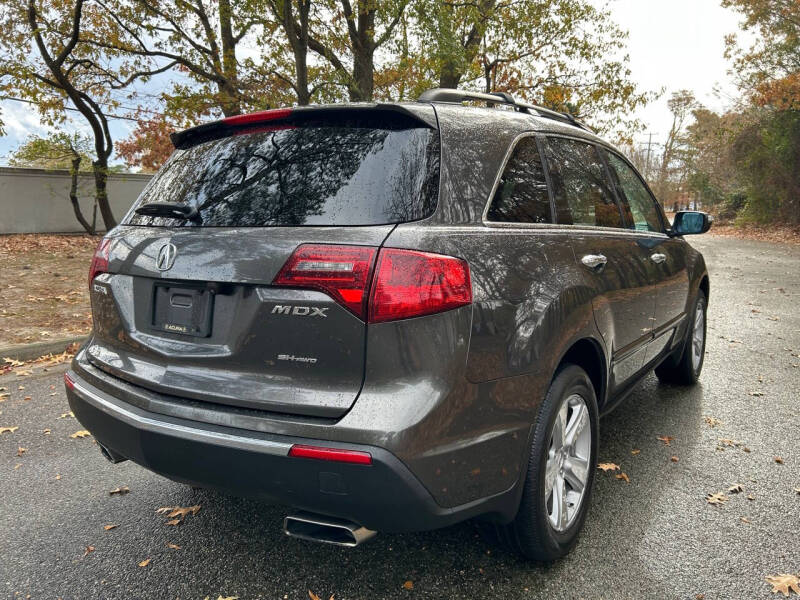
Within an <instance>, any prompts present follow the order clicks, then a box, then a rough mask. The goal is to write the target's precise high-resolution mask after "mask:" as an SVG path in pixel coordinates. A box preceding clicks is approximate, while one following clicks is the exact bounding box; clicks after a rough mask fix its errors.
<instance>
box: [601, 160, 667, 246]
mask: <svg viewBox="0 0 800 600" xmlns="http://www.w3.org/2000/svg"><path fill="white" fill-rule="evenodd" d="M606 156H607V157H608V165H609V166H610V167H611V176H612V177H615V178H616V180H617V181H616V184H617V189H618V190H619V195H620V200H621V201H622V211H623V212H624V213H625V217H626V220H627V222H628V226H629V227H631V228H632V229H636V230H637V231H658V232H662V231H663V230H664V229H663V227H662V225H661V219H660V218H659V216H658V208H657V207H656V203H655V200H654V199H653V197H652V196H651V195H650V192H648V191H647V188H646V187H645V185H644V183H642V180H641V179H639V176H638V175H637V174H636V173H635V172H634V170H633V169H631V168H630V166H628V163H626V162H625V161H624V160H622V159H621V158H620V157H619V156H616V155H615V154H611V153H610V152H607V153H606Z"/></svg>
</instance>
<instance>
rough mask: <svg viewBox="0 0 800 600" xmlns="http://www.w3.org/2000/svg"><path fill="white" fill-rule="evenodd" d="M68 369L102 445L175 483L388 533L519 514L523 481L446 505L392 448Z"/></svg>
mask: <svg viewBox="0 0 800 600" xmlns="http://www.w3.org/2000/svg"><path fill="white" fill-rule="evenodd" d="M68 376H69V377H70V379H71V380H72V381H73V382H74V387H72V388H70V387H69V386H68V387H67V398H68V400H69V404H70V407H71V409H72V411H73V412H74V414H75V416H76V418H77V419H78V420H79V421H80V422H81V423H82V424H83V425H84V426H85V427H86V429H88V430H89V431H90V432H91V433H92V434H93V435H94V437H95V438H96V439H97V441H98V442H99V443H100V444H102V445H103V446H105V447H107V448H109V449H110V450H112V451H113V452H115V453H117V454H119V455H121V456H123V457H125V458H128V459H130V460H132V461H133V462H136V463H138V464H139V465H141V466H143V467H145V468H147V469H149V470H151V471H154V472H156V473H159V474H161V475H163V476H165V477H168V478H170V479H173V480H176V481H180V482H184V483H189V484H193V485H198V486H202V487H212V488H218V489H221V490H225V491H227V492H231V493H235V494H241V495H256V496H260V497H265V498H269V499H271V500H273V501H276V502H279V503H281V504H286V505H289V506H291V507H294V508H298V509H303V510H307V511H311V512H316V513H320V514H325V515H329V516H334V517H340V518H344V519H349V520H351V521H354V522H356V523H359V524H361V525H363V526H364V527H367V528H369V529H374V530H378V531H387V532H401V531H416V530H425V529H435V528H438V527H444V526H447V525H450V524H452V523H455V522H458V521H462V520H465V519H468V518H470V517H474V516H479V515H484V514H489V515H492V517H493V518H494V519H496V520H501V521H505V520H510V519H511V518H513V515H514V513H515V512H516V507H517V505H518V502H519V489H517V488H518V486H516V485H515V486H514V487H513V488H511V489H509V490H507V491H506V492H503V493H501V494H497V495H494V496H490V497H487V498H481V499H479V500H475V501H473V502H470V503H468V504H464V505H460V506H456V507H448V508H444V507H442V506H440V505H438V504H437V503H436V501H435V500H434V498H433V497H432V496H431V495H430V493H429V492H428V490H427V489H426V488H425V486H423V485H422V483H421V482H420V481H419V480H418V479H417V478H416V477H415V476H414V475H413V474H412V473H411V471H409V469H408V468H407V467H406V466H405V465H404V464H403V463H402V462H401V461H400V460H399V459H398V458H397V457H396V456H394V455H393V454H392V453H391V452H389V451H387V450H385V449H383V448H379V447H375V446H365V445H363V444H343V443H338V442H331V441H327V440H326V441H322V440H314V439H309V438H301V437H291V436H284V435H273V434H269V433H262V432H258V431H250V430H242V429H237V428H234V427H226V426H222V425H213V424H208V423H200V422H197V421H191V420H188V419H181V418H176V417H172V416H166V415H162V414H159V413H154V412H150V411H147V410H144V409H142V408H140V407H138V406H134V405H132V404H129V403H126V402H124V401H122V400H120V399H119V398H117V397H115V396H114V395H113V394H110V393H108V392H107V391H104V390H101V389H99V388H97V387H95V386H93V385H92V384H91V383H89V382H88V381H86V380H85V379H83V378H81V376H80V375H78V374H77V373H76V372H75V371H69V372H68ZM293 444H305V445H316V446H325V447H331V448H342V449H348V450H360V451H363V452H368V453H369V454H370V455H371V456H372V465H368V466H366V465H355V464H344V463H335V462H328V461H321V460H314V459H306V458H295V457H289V456H288V452H289V449H290V448H291V446H292V445H293Z"/></svg>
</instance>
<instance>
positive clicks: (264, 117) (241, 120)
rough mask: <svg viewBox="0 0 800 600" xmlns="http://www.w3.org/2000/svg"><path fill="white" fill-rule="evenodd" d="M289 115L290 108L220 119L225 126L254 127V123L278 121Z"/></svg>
mask: <svg viewBox="0 0 800 600" xmlns="http://www.w3.org/2000/svg"><path fill="white" fill-rule="evenodd" d="M291 114H292V109H291V108H273V109H271V110H262V111H259V112H254V113H249V114H246V115H234V116H233V117H226V118H225V119H222V122H223V123H225V124H226V125H254V124H256V123H264V122H266V121H278V120H280V119H285V118H287V117H289V116H290V115H291Z"/></svg>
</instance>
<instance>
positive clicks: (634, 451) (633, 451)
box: [631, 448, 641, 456]
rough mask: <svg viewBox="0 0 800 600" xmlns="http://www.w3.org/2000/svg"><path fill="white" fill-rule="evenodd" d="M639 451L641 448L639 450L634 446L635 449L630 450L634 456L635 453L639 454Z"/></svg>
mask: <svg viewBox="0 0 800 600" xmlns="http://www.w3.org/2000/svg"><path fill="white" fill-rule="evenodd" d="M640 452H641V450H639V449H638V448H636V449H635V450H631V454H632V455H633V456H636V455H637V454H639V453H640Z"/></svg>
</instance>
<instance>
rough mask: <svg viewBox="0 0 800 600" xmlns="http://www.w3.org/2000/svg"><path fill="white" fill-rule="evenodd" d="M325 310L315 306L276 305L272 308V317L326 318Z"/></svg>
mask: <svg viewBox="0 0 800 600" xmlns="http://www.w3.org/2000/svg"><path fill="white" fill-rule="evenodd" d="M327 310H328V309H327V308H318V307H316V306H289V305H286V304H276V305H275V306H273V307H272V314H273V315H296V316H298V317H326V318H327V316H328V315H326V314H325V312H326V311H327Z"/></svg>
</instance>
